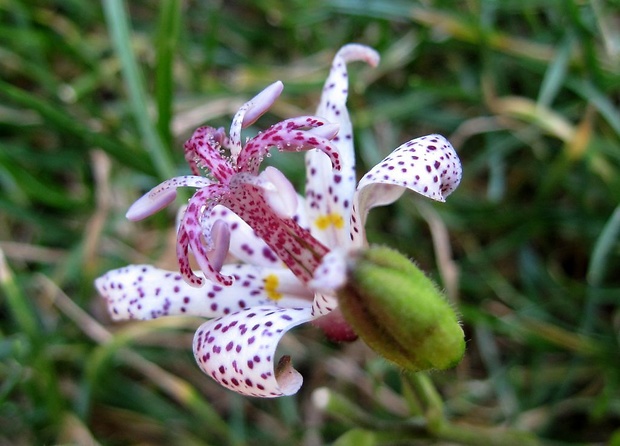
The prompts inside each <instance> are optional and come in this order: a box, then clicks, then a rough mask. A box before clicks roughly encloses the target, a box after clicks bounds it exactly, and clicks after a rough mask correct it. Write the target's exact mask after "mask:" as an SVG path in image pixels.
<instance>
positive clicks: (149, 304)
mask: <svg viewBox="0 0 620 446" xmlns="http://www.w3.org/2000/svg"><path fill="white" fill-rule="evenodd" d="M222 271H223V273H224V274H227V275H230V276H233V277H235V279H236V281H235V283H234V284H233V285H232V286H230V287H223V286H221V285H219V284H217V283H213V282H207V283H206V284H205V286H203V287H202V288H195V287H192V286H190V285H188V284H187V283H185V281H183V280H182V277H181V275H180V274H179V273H177V272H172V271H166V270H163V269H159V268H155V267H154V266H151V265H129V266H126V267H124V268H119V269H115V270H112V271H108V272H107V273H106V274H104V275H103V276H101V277H99V278H98V279H96V280H95V286H96V288H97V290H98V291H99V294H100V295H101V296H102V297H103V298H104V299H105V302H106V306H107V308H108V311H109V313H110V316H111V317H112V319H114V320H129V319H141V320H146V319H156V318H159V317H163V316H175V315H193V316H202V317H208V318H214V317H220V316H224V315H227V314H231V313H233V312H236V311H239V310H242V309H245V308H249V307H254V306H260V305H276V306H281V307H303V306H306V307H309V306H310V302H311V295H310V293H309V291H308V290H307V289H306V288H305V287H304V286H303V285H302V284H301V282H299V280H297V279H296V278H295V276H293V274H292V273H291V272H290V271H288V270H285V269H283V268H279V269H270V268H257V267H254V266H250V265H226V266H224V267H223V268H222Z"/></svg>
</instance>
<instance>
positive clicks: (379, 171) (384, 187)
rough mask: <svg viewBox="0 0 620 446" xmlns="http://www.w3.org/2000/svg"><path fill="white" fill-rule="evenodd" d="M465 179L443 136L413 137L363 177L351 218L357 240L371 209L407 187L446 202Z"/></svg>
mask: <svg viewBox="0 0 620 446" xmlns="http://www.w3.org/2000/svg"><path fill="white" fill-rule="evenodd" d="M460 181H461V162H460V160H459V158H458V156H457V154H456V151H455V150H454V148H453V147H452V145H451V144H450V143H449V142H448V140H446V139H445V138H444V137H443V136H441V135H428V136H423V137H421V138H416V139H413V140H411V141H409V142H406V143H405V144H403V145H401V146H400V147H398V148H397V149H396V150H394V151H393V152H392V153H391V154H390V155H389V156H388V157H387V158H385V159H384V160H383V161H382V162H380V163H379V164H377V165H376V166H375V167H373V168H372V169H371V170H370V171H369V172H368V173H367V174H366V175H364V176H363V177H362V179H361V180H360V182H359V184H358V187H357V193H356V197H355V209H354V213H353V215H352V217H351V222H352V224H351V236H352V238H353V239H354V241H356V240H357V241H358V242H359V241H360V240H362V239H363V237H361V236H360V234H362V233H363V226H364V222H365V220H366V215H367V214H368V211H369V210H370V209H372V208H373V207H375V206H383V205H387V204H390V203H392V202H394V201H395V200H397V199H398V198H399V197H400V196H401V195H402V193H403V192H404V190H405V189H411V190H413V191H415V192H418V193H419V194H421V195H424V196H425V197H428V198H431V199H433V200H437V201H442V202H443V201H445V199H446V197H447V196H448V195H450V193H452V191H453V190H454V189H456V187H457V186H458V185H459V182H460Z"/></svg>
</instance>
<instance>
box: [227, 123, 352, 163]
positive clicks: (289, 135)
mask: <svg viewBox="0 0 620 446" xmlns="http://www.w3.org/2000/svg"><path fill="white" fill-rule="evenodd" d="M326 124H327V122H326V121H324V120H323V119H319V118H317V117H315V116H300V117H297V118H291V119H287V120H284V121H281V122H279V123H277V124H274V125H272V126H271V127H270V128H269V129H267V130H266V131H264V132H262V133H260V134H258V135H256V136H255V137H254V138H251V139H250V140H248V142H247V143H246V144H245V146H244V147H243V149H242V150H241V152H240V153H239V156H238V157H237V165H238V166H239V169H240V170H241V171H243V172H249V173H253V174H256V173H257V172H258V168H259V166H260V164H261V162H262V161H263V158H264V157H265V156H266V155H267V153H268V152H269V149H271V148H272V147H276V148H277V149H278V150H280V151H286V152H291V151H297V152H298V151H301V150H310V149H317V150H319V151H321V152H323V153H325V154H326V155H327V156H328V157H329V160H330V161H331V165H332V168H333V169H335V170H339V169H340V155H339V154H338V152H337V151H336V150H335V149H334V147H333V146H332V144H331V142H330V141H329V139H327V138H325V137H323V136H322V133H325V134H327V136H328V137H329V136H333V135H335V130H337V127H334V126H333V125H330V126H329V127H326V130H325V131H324V132H321V131H311V130H310V131H309V129H314V128H316V127H320V126H324V125H326Z"/></svg>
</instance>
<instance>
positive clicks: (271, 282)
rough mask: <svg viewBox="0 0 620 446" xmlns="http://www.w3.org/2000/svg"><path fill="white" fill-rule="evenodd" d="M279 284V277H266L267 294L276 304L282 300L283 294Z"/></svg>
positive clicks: (273, 275)
mask: <svg viewBox="0 0 620 446" xmlns="http://www.w3.org/2000/svg"><path fill="white" fill-rule="evenodd" d="M279 284H280V279H278V276H276V275H275V274H269V275H268V276H267V277H265V292H266V293H267V297H268V298H269V299H271V300H275V301H276V302H277V301H279V300H280V299H282V293H280V292H279V291H278V285H279Z"/></svg>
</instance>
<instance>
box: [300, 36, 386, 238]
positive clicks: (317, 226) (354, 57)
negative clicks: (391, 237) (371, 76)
mask: <svg viewBox="0 0 620 446" xmlns="http://www.w3.org/2000/svg"><path fill="white" fill-rule="evenodd" d="M353 61H365V62H367V63H368V64H369V65H371V66H376V65H377V64H378V62H379V54H378V53H377V52H376V51H375V50H373V49H372V48H369V47H367V46H364V45H358V44H349V45H345V46H343V47H342V48H341V49H340V51H338V53H337V54H336V56H335V57H334V61H333V63H332V67H331V71H330V73H329V77H328V78H327V81H326V82H325V85H324V87H323V93H322V95H321V102H320V104H319V107H318V109H317V112H316V114H317V116H320V117H321V118H324V119H325V120H327V121H329V122H333V123H337V124H339V125H340V132H339V134H338V135H337V136H336V137H335V138H333V140H332V144H333V145H334V146H335V147H336V149H337V150H338V153H339V154H340V162H341V164H342V168H341V170H340V172H334V171H333V170H332V169H331V165H330V163H329V160H327V158H326V157H325V156H324V155H323V154H321V153H319V152H318V151H316V150H311V151H310V152H308V154H307V155H306V178H307V179H306V197H307V199H308V206H309V208H308V213H309V218H310V220H311V224H312V233H313V235H315V236H316V237H317V238H318V239H319V240H321V241H322V242H323V243H325V244H326V245H327V246H334V245H338V246H346V244H347V243H348V242H349V240H348V238H349V220H350V215H351V206H352V203H351V199H352V197H353V193H354V191H355V183H356V175H355V153H354V150H353V130H352V126H351V120H350V119H349V113H348V111H347V106H346V103H347V96H348V90H349V79H348V74H347V62H353Z"/></svg>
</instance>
